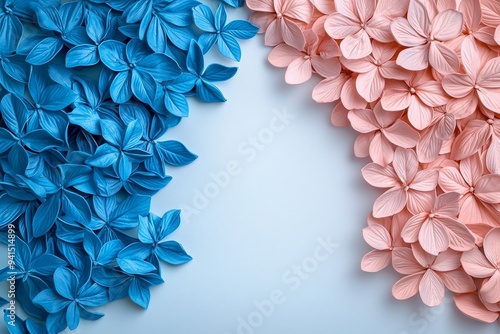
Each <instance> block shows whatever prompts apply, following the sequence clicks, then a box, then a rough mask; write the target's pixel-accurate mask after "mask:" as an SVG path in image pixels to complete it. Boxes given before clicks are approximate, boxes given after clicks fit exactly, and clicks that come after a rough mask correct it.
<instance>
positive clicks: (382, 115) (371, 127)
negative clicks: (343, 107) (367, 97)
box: [348, 102, 420, 166]
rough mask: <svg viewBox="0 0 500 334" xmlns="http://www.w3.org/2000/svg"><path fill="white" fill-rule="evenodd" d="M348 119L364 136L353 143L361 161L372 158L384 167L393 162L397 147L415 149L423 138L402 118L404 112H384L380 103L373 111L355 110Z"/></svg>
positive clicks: (361, 135) (360, 136)
mask: <svg viewBox="0 0 500 334" xmlns="http://www.w3.org/2000/svg"><path fill="white" fill-rule="evenodd" d="M348 117H349V121H350V122H351V126H352V127H353V128H354V130H356V131H358V132H359V133H361V134H360V135H359V136H358V137H357V138H356V142H355V143H354V153H355V155H356V156H357V157H359V158H364V157H366V156H368V155H370V157H371V159H372V160H373V162H375V163H377V164H379V165H381V166H387V165H388V164H389V163H391V162H392V160H393V158H394V149H395V146H400V147H403V148H412V147H415V145H416V144H417V142H418V140H419V138H420V136H419V134H418V132H417V131H415V130H414V129H413V128H412V127H411V126H409V125H408V124H407V123H406V122H404V121H402V120H401V119H400V117H401V113H395V112H387V111H385V110H384V109H382V106H381V105H380V102H379V103H377V104H376V105H375V107H373V111H372V110H368V109H355V110H351V111H350V112H349V114H348ZM394 145H395V146H394Z"/></svg>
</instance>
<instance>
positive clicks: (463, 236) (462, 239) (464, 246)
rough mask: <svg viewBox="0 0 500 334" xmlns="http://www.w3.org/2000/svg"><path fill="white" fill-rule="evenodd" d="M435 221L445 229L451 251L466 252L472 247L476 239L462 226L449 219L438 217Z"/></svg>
mask: <svg viewBox="0 0 500 334" xmlns="http://www.w3.org/2000/svg"><path fill="white" fill-rule="evenodd" d="M436 220H437V221H439V222H440V223H441V224H442V225H443V226H445V227H446V229H447V231H448V237H449V238H450V248H451V249H453V250H456V251H459V252H466V251H468V250H471V249H472V248H473V247H474V245H475V242H476V238H475V237H474V235H473V234H472V233H471V231H469V229H468V228H467V227H466V226H465V225H464V224H462V223H460V222H459V221H457V220H455V219H452V218H449V217H440V218H436Z"/></svg>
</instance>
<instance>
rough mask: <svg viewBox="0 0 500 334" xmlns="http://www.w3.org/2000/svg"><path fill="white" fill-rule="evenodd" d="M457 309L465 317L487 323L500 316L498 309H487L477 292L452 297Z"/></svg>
mask: <svg viewBox="0 0 500 334" xmlns="http://www.w3.org/2000/svg"><path fill="white" fill-rule="evenodd" d="M453 299H454V300H455V304H456V305H457V307H458V309H459V310H460V311H462V312H463V313H464V314H465V315H467V316H469V317H471V318H473V319H476V320H479V321H483V322H487V323H492V322H494V321H495V320H497V319H498V317H499V315H500V307H498V305H497V309H496V310H494V311H492V310H490V309H488V308H487V307H486V306H485V305H484V303H483V301H482V300H481V298H480V297H479V294H478V293H477V292H471V293H463V294H458V295H455V296H453Z"/></svg>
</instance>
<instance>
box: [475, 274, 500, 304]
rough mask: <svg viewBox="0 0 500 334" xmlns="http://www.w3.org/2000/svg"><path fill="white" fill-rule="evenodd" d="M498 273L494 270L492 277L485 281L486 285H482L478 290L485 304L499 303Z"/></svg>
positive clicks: (499, 283)
mask: <svg viewBox="0 0 500 334" xmlns="http://www.w3.org/2000/svg"><path fill="white" fill-rule="evenodd" d="M499 286H500V272H499V271H498V270H495V272H494V273H493V276H491V277H490V278H489V279H487V281H486V283H484V284H483V286H482V287H481V289H480V290H479V294H480V296H481V298H482V299H483V300H484V301H485V302H487V303H491V304H494V303H498V302H500V289H499V288H498V287H499Z"/></svg>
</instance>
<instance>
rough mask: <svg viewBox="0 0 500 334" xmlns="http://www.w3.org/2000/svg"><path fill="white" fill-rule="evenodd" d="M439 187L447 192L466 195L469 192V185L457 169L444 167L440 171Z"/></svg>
mask: <svg viewBox="0 0 500 334" xmlns="http://www.w3.org/2000/svg"><path fill="white" fill-rule="evenodd" d="M439 186H440V187H441V189H443V190H444V191H445V192H457V193H459V194H465V193H467V192H468V191H469V185H468V184H467V183H465V180H464V179H463V177H462V174H460V172H459V171H458V169H456V168H455V167H444V168H442V169H441V170H440V171H439Z"/></svg>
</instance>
